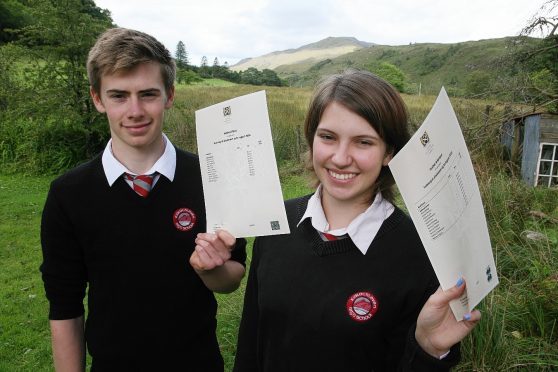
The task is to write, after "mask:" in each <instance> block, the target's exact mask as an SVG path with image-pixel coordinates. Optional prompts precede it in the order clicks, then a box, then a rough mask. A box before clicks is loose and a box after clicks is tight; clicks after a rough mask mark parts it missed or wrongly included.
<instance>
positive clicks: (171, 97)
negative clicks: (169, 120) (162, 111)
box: [165, 85, 174, 109]
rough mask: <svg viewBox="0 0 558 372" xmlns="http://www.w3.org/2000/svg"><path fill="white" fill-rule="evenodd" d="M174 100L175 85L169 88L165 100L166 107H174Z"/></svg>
mask: <svg viewBox="0 0 558 372" xmlns="http://www.w3.org/2000/svg"><path fill="white" fill-rule="evenodd" d="M173 102H174V85H173V86H172V87H171V88H170V89H169V91H168V93H167V102H165V108H166V109H169V108H171V107H172V104H173Z"/></svg>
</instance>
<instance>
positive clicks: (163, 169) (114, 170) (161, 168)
mask: <svg viewBox="0 0 558 372" xmlns="http://www.w3.org/2000/svg"><path fill="white" fill-rule="evenodd" d="M163 139H164V141H165V152H163V155H161V157H160V158H159V159H158V160H157V161H156V162H155V164H153V166H152V167H151V169H149V170H148V171H147V172H145V174H151V173H154V172H158V173H159V174H162V175H163V176H165V177H167V178H168V179H169V180H170V181H171V182H172V181H173V180H174V173H175V171H176V150H175V149H174V146H173V145H172V143H171V141H170V140H169V139H168V137H167V136H166V135H165V134H164V133H163ZM102 163H103V170H104V172H105V176H106V177H107V181H108V183H109V186H112V184H113V183H114V182H115V181H116V180H117V179H118V177H120V176H121V175H122V174H123V173H125V172H126V173H130V174H135V173H134V172H131V171H130V170H129V169H128V168H126V167H125V166H124V164H122V163H121V162H119V161H118V160H117V159H116V158H115V157H114V154H113V153H112V139H110V140H109V142H108V143H107V146H106V147H105V151H103V157H102Z"/></svg>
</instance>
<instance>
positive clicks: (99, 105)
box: [89, 87, 107, 114]
mask: <svg viewBox="0 0 558 372" xmlns="http://www.w3.org/2000/svg"><path fill="white" fill-rule="evenodd" d="M89 94H90V95H91V99H92V100H93V104H94V105H95V108H96V109H97V111H99V112H100V113H101V114H104V113H105V112H106V111H107V110H106V109H105V106H104V105H103V101H101V97H100V96H99V95H98V94H97V92H95V90H94V89H93V87H89Z"/></svg>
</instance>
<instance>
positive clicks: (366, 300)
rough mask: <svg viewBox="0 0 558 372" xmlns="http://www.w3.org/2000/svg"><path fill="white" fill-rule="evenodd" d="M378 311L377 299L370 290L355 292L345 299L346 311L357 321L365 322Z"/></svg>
mask: <svg viewBox="0 0 558 372" xmlns="http://www.w3.org/2000/svg"><path fill="white" fill-rule="evenodd" d="M376 311H378V301H377V300H376V297H374V295H373V294H372V293H370V292H357V293H355V294H353V295H351V297H349V299H348V300H347V312H348V313H349V316H350V317H351V318H352V319H353V320H356V321H357V322H365V321H367V320H368V319H370V318H372V317H373V316H374V314H376Z"/></svg>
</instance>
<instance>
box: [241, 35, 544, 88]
mask: <svg viewBox="0 0 558 372" xmlns="http://www.w3.org/2000/svg"><path fill="white" fill-rule="evenodd" d="M533 42H534V39H531V38H516V37H506V38H500V39H487V40H478V41H467V42H462V43H454V44H439V43H423V44H410V45H399V46H390V45H378V44H372V43H364V42H361V41H358V40H357V39H355V38H327V39H324V40H322V41H319V42H317V43H313V44H308V45H305V46H303V47H300V48H298V49H291V50H287V51H281V52H273V53H270V54H266V55H265V56H261V57H256V58H252V59H248V60H243V61H241V62H239V63H238V64H237V65H235V66H233V67H232V69H233V70H236V71H240V70H244V69H246V68H248V67H256V68H258V69H260V70H261V69H263V68H269V69H272V70H274V71H275V72H276V73H277V74H278V75H279V77H281V79H283V80H285V81H286V82H287V83H288V84H289V85H291V86H311V85H314V84H315V82H316V81H317V80H318V79H319V78H320V77H321V76H324V75H328V74H332V73H336V72H340V71H343V70H344V69H346V68H349V67H355V68H365V69H371V70H373V69H374V67H375V66H377V65H379V64H380V63H382V62H388V63H390V64H393V65H395V66H397V67H398V68H399V69H401V70H402V71H403V72H404V73H405V75H406V76H407V90H408V91H409V92H417V91H418V89H419V86H420V89H421V92H423V93H427V94H436V93H437V92H438V91H439V89H440V87H441V86H442V85H443V86H445V87H446V89H447V90H448V91H449V92H450V93H454V94H464V90H465V86H466V84H467V81H468V80H469V79H471V76H472V74H473V73H475V72H476V73H478V74H482V75H483V76H486V77H488V78H496V77H498V76H499V75H501V74H505V73H506V72H507V70H506V69H507V67H506V66H505V65H504V64H503V63H502V60H503V59H505V58H507V57H509V56H510V55H511V54H512V53H513V52H514V51H516V48H515V47H516V46H521V45H527V44H530V43H533Z"/></svg>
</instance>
